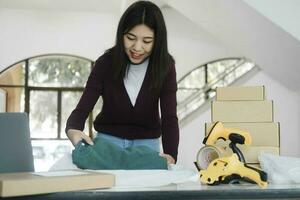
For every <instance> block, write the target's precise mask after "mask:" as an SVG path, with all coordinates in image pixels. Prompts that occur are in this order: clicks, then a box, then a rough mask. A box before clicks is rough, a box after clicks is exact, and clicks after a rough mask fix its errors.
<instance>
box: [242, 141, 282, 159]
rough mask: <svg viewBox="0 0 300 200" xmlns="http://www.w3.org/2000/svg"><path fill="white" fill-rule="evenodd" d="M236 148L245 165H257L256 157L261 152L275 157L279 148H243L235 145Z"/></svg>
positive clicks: (278, 152)
mask: <svg viewBox="0 0 300 200" xmlns="http://www.w3.org/2000/svg"><path fill="white" fill-rule="evenodd" d="M237 146H238V148H239V149H240V150H241V151H242V153H243V155H244V157H245V161H246V163H253V164H255V163H259V161H258V156H259V155H260V153H261V152H265V153H272V154H275V155H279V154H280V150H279V147H270V146H264V147H262V146H260V147H258V146H245V145H237Z"/></svg>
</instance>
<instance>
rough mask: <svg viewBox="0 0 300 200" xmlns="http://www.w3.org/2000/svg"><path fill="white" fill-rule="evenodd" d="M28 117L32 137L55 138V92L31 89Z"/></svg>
mask: <svg viewBox="0 0 300 200" xmlns="http://www.w3.org/2000/svg"><path fill="white" fill-rule="evenodd" d="M45 105H47V106H45ZM29 119H30V120H29V121H30V131H31V137H32V138H57V125H58V124H57V92H53V91H31V92H30V111H29Z"/></svg>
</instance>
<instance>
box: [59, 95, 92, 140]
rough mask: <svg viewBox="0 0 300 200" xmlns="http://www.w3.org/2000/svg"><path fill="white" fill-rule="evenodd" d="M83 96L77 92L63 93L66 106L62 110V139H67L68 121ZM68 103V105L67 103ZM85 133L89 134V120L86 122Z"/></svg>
mask: <svg viewBox="0 0 300 200" xmlns="http://www.w3.org/2000/svg"><path fill="white" fill-rule="evenodd" d="M81 95H82V92H76V91H72V92H71V91H67V92H63V93H62V102H63V104H64V106H63V107H62V108H61V124H62V128H61V130H60V134H61V138H64V139H66V138H67V135H66V133H65V128H66V127H65V125H66V123H67V119H68V117H69V116H70V114H71V112H72V111H73V110H74V108H75V107H76V105H77V103H78V101H79V99H80V97H81ZM66 102H68V103H66ZM84 132H85V133H86V134H88V133H89V124H88V120H86V122H85V126H84Z"/></svg>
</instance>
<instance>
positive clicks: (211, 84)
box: [177, 58, 256, 121]
mask: <svg viewBox="0 0 300 200" xmlns="http://www.w3.org/2000/svg"><path fill="white" fill-rule="evenodd" d="M255 66H256V65H255V64H254V63H253V62H251V61H250V60H249V59H246V58H222V59H218V60H214V61H211V62H208V63H205V64H203V65H200V66H199V67H196V68H195V69H193V70H192V71H190V72H189V73H187V74H186V75H185V76H183V77H182V78H181V79H180V80H179V81H178V92H177V103H178V106H177V115H178V119H179V120H180V121H183V120H184V119H186V118H187V117H188V116H189V115H191V113H193V112H194V111H196V110H197V109H198V108H200V107H201V106H202V105H203V104H205V102H207V100H209V99H210V98H212V97H214V96H215V88H216V87H224V86H228V85H230V84H232V83H233V82H234V81H236V80H238V79H239V78H240V77H241V76H243V75H244V74H246V73H247V72H249V71H250V70H252V69H254V67H255Z"/></svg>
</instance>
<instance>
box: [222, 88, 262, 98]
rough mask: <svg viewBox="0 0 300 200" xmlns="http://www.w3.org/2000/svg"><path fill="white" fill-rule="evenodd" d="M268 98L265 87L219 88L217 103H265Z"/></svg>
mask: <svg viewBox="0 0 300 200" xmlns="http://www.w3.org/2000/svg"><path fill="white" fill-rule="evenodd" d="M265 98H266V92H265V87H264V86H241V87H237V86H234V87H217V88H216V100H217V101H245V100H246V101H263V100H265Z"/></svg>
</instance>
